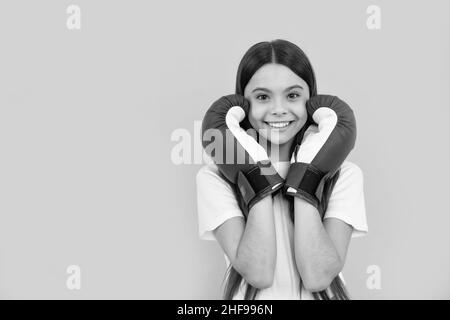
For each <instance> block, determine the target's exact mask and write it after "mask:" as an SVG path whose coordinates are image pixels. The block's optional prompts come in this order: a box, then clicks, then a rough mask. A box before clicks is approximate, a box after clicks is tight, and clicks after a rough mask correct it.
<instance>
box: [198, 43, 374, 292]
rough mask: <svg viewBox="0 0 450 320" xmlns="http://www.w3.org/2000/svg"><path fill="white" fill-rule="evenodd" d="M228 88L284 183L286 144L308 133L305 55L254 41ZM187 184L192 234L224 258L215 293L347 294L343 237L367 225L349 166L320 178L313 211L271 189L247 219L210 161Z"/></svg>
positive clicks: (309, 85)
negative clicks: (193, 202)
mask: <svg viewBox="0 0 450 320" xmlns="http://www.w3.org/2000/svg"><path fill="white" fill-rule="evenodd" d="M236 94H238V95H242V96H244V97H245V98H246V99H247V100H248V101H249V102H250V110H249V113H248V121H249V123H250V124H251V126H252V127H253V128H254V129H256V130H257V131H258V142H259V144H260V145H261V146H263V147H264V149H265V151H266V152H267V155H268V157H269V158H270V161H271V163H272V165H273V167H274V168H275V169H276V170H277V172H278V174H279V176H281V177H282V178H283V179H286V175H287V173H288V170H289V167H290V165H291V161H290V160H291V158H292V155H293V153H294V152H295V150H294V148H295V147H296V144H297V143H296V141H301V143H303V142H304V141H305V139H306V138H307V137H308V136H309V134H314V132H317V131H318V129H317V126H310V125H311V124H314V123H312V122H311V119H310V118H309V117H308V115H307V112H306V108H305V104H306V102H307V101H308V100H309V99H310V98H312V97H315V96H317V88H316V79H315V75H314V71H313V69H312V66H311V64H310V62H309V60H308V58H307V57H306V55H305V53H304V52H303V51H302V50H301V49H300V48H299V47H297V46H296V45H295V44H293V43H290V42H288V41H285V40H275V41H271V42H261V43H258V44H256V45H254V46H252V47H251V48H250V49H249V50H248V51H247V52H246V54H245V55H244V57H243V58H242V60H241V62H240V64H239V68H238V72H237V78H236ZM278 120H282V121H281V122H280V121H278ZM299 138H300V140H297V139H299ZM196 182H197V203H198V215H199V234H200V238H201V239H205V240H216V241H218V243H219V244H220V246H221V248H222V250H223V251H224V255H225V261H226V264H227V273H226V275H225V280H226V285H225V288H224V296H223V298H224V299H264V300H273V299H348V298H349V295H348V292H347V290H346V289H345V286H344V283H343V281H342V274H341V273H340V272H341V270H342V268H343V266H344V262H345V258H346V254H347V248H348V245H349V242H350V238H351V237H356V236H360V235H364V234H365V233H367V231H368V228H367V222H366V215H365V204H364V193H363V174H362V171H361V169H360V168H359V167H358V166H357V165H356V164H354V163H351V162H349V161H344V162H343V164H342V165H341V166H340V168H339V170H338V171H336V173H335V174H333V175H332V176H328V177H327V179H326V180H325V183H324V185H323V192H322V194H321V199H319V205H318V208H316V207H314V206H311V205H310V204H308V203H307V202H305V201H302V200H300V199H297V198H295V199H294V198H293V197H286V196H284V195H283V193H281V192H278V193H276V194H274V195H273V196H272V197H265V198H264V199H263V200H261V201H260V202H259V203H258V206H257V208H255V209H254V210H257V211H258V212H257V213H256V214H251V215H248V216H247V214H248V213H247V214H244V213H245V208H243V204H242V201H239V199H238V196H237V195H238V194H239V190H237V189H236V188H237V186H236V185H235V184H232V183H230V182H229V181H228V180H227V179H226V178H225V177H224V176H223V174H222V173H221V172H220V171H219V170H218V167H217V165H215V164H208V165H205V166H203V167H202V168H201V169H200V170H199V172H198V174H197V176H196ZM255 206H256V205H255ZM238 270H239V271H238Z"/></svg>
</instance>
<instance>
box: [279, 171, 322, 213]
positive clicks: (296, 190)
mask: <svg viewBox="0 0 450 320" xmlns="http://www.w3.org/2000/svg"><path fill="white" fill-rule="evenodd" d="M324 176H325V174H324V173H323V172H321V171H320V170H319V169H317V168H316V167H314V166H313V165H311V164H309V163H303V162H294V163H292V164H291V166H290V167H289V171H288V174H287V179H286V183H285V184H284V187H283V191H284V193H285V194H286V195H288V196H295V197H300V198H303V199H304V200H306V201H308V202H309V203H311V204H312V205H314V206H315V207H317V206H318V204H319V200H318V199H317V197H316V191H317V188H318V186H319V184H320V181H321V180H322V178H323V177H324Z"/></svg>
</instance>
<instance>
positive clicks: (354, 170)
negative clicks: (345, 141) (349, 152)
mask: <svg viewBox="0 0 450 320" xmlns="http://www.w3.org/2000/svg"><path fill="white" fill-rule="evenodd" d="M340 170H341V173H340V176H345V177H347V178H350V177H351V178H352V179H356V178H358V179H359V178H362V177H363V172H362V169H361V168H360V167H359V166H358V165H357V164H356V163H353V162H350V161H347V160H345V161H344V162H343V163H342V165H341V168H340Z"/></svg>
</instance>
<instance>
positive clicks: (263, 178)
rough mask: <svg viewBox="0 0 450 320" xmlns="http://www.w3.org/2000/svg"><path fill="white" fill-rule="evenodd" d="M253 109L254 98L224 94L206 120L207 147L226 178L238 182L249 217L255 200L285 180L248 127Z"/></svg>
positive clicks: (204, 132)
mask: <svg viewBox="0 0 450 320" xmlns="http://www.w3.org/2000/svg"><path fill="white" fill-rule="evenodd" d="M249 110H250V102H249V101H248V100H247V99H245V97H243V96H242V95H238V94H232V95H228V96H223V97H221V98H220V99H218V100H217V101H215V102H214V103H213V104H212V105H211V107H210V108H209V109H208V110H207V112H206V114H205V116H204V118H203V121H202V145H203V148H204V150H205V152H206V153H207V154H208V155H209V156H210V157H211V158H212V159H213V161H214V163H215V164H216V165H217V167H218V168H219V170H220V172H221V173H222V174H223V175H224V176H225V178H226V179H227V180H228V181H230V182H231V183H233V184H234V185H236V186H237V192H238V197H239V199H238V200H239V201H240V202H241V204H243V205H244V207H245V208H244V215H245V216H246V217H247V215H248V212H249V211H250V209H251V208H252V207H253V206H254V205H255V203H257V202H258V201H259V200H261V199H263V198H264V197H266V196H268V195H271V194H273V193H275V192H277V191H279V190H281V188H282V187H283V183H284V180H283V178H281V176H280V175H279V174H278V172H277V171H276V170H275V168H274V167H273V166H272V164H271V162H270V159H269V157H268V155H267V152H266V150H265V149H264V148H263V147H262V146H261V145H260V144H259V143H258V142H257V141H256V140H255V136H252V135H250V134H248V133H247V132H246V130H245V129H247V130H249V129H252V128H251V125H250V123H249V121H248V117H247V115H248V112H249ZM241 125H242V126H241ZM253 131H254V130H253ZM212 137H214V141H213V142H211V139H212ZM211 144H213V148H211Z"/></svg>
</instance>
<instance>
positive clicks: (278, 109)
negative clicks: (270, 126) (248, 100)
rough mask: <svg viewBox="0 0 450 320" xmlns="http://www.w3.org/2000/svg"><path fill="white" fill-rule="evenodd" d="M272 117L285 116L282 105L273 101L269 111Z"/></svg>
mask: <svg viewBox="0 0 450 320" xmlns="http://www.w3.org/2000/svg"><path fill="white" fill-rule="evenodd" d="M270 113H271V114H272V115H285V114H287V110H286V108H285V107H284V106H283V103H281V102H280V101H275V103H274V105H273V107H272V109H271V110H270Z"/></svg>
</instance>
